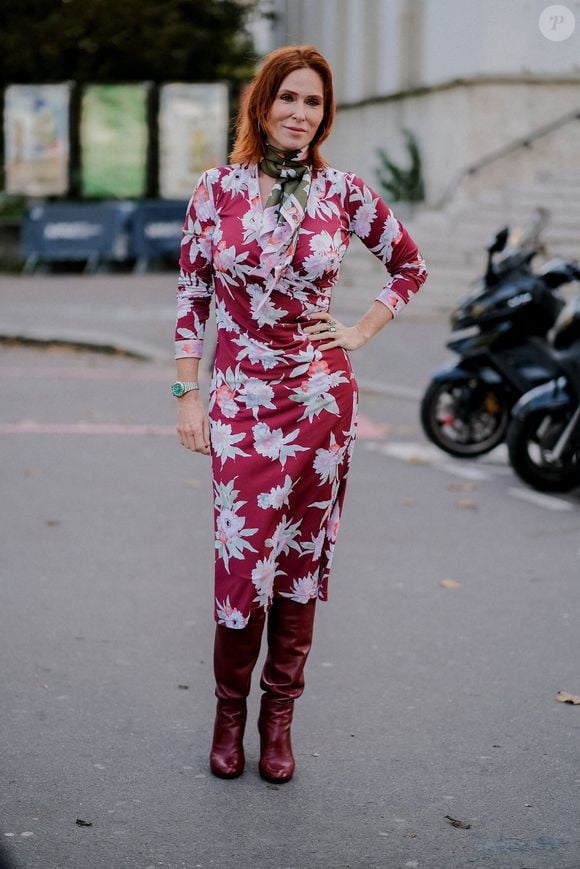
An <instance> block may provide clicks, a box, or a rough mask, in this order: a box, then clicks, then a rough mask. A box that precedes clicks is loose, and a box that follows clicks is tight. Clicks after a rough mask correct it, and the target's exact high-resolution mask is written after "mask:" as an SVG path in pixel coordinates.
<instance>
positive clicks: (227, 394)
mask: <svg viewBox="0 0 580 869" xmlns="http://www.w3.org/2000/svg"><path fill="white" fill-rule="evenodd" d="M215 394H216V401H217V403H218V405H219V407H220V410H221V411H222V413H223V415H224V416H225V417H227V418H228V419H232V417H234V416H235V415H236V413H237V412H238V405H237V404H236V402H235V401H234V396H235V392H234V390H233V389H230V387H229V386H226V385H225V384H224V385H223V386H218V388H217V389H216V393H215Z"/></svg>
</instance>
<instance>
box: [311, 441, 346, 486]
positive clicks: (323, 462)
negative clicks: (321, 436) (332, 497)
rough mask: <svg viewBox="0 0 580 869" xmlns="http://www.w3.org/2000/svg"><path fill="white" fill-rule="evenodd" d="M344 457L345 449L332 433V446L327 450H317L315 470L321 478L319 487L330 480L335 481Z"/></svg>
mask: <svg viewBox="0 0 580 869" xmlns="http://www.w3.org/2000/svg"><path fill="white" fill-rule="evenodd" d="M343 456H344V447H340V446H339V445H338V444H337V442H336V438H335V436H334V433H333V432H331V433H330V446H329V448H328V449H327V450H324V449H318V450H316V457H315V459H314V470H315V471H316V473H317V474H318V476H319V477H320V483H319V485H322V484H323V483H328V482H329V481H330V480H335V479H336V477H337V474H338V466H339V464H340V463H341V461H342V459H343Z"/></svg>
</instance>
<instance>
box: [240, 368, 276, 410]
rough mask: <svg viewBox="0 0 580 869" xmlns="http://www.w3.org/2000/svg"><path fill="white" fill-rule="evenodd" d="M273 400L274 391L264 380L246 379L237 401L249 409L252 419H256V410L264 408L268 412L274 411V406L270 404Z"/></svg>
mask: <svg viewBox="0 0 580 869" xmlns="http://www.w3.org/2000/svg"><path fill="white" fill-rule="evenodd" d="M273 398H274V390H273V389H272V387H271V386H270V384H269V383H266V381H265V380H259V379H258V378H257V377H248V379H247V380H245V381H244V383H243V384H242V385H241V386H240V390H239V393H238V401H240V402H241V403H242V404H245V405H246V407H247V408H248V409H249V408H251V410H252V413H253V414H254V418H255V419H258V410H259V408H261V407H266V408H268V410H275V409H276V405H275V404H273V403H272V399H273Z"/></svg>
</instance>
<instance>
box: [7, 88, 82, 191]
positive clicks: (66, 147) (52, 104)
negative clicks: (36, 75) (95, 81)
mask: <svg viewBox="0 0 580 869" xmlns="http://www.w3.org/2000/svg"><path fill="white" fill-rule="evenodd" d="M70 93H71V85H70V84H69V83H63V84H50V85H9V86H8V87H7V88H6V92H5V102H4V170H5V178H6V192H7V193H9V194H15V195H21V196H64V195H65V194H66V193H67V191H68V186H69V156H70V142H69V113H70Z"/></svg>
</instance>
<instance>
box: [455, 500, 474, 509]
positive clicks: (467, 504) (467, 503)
mask: <svg viewBox="0 0 580 869" xmlns="http://www.w3.org/2000/svg"><path fill="white" fill-rule="evenodd" d="M455 506H456V507H458V508H459V509H460V510H479V505H478V503H477V501H472V500H471V499H470V498H460V499H459V501H456V502H455Z"/></svg>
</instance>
